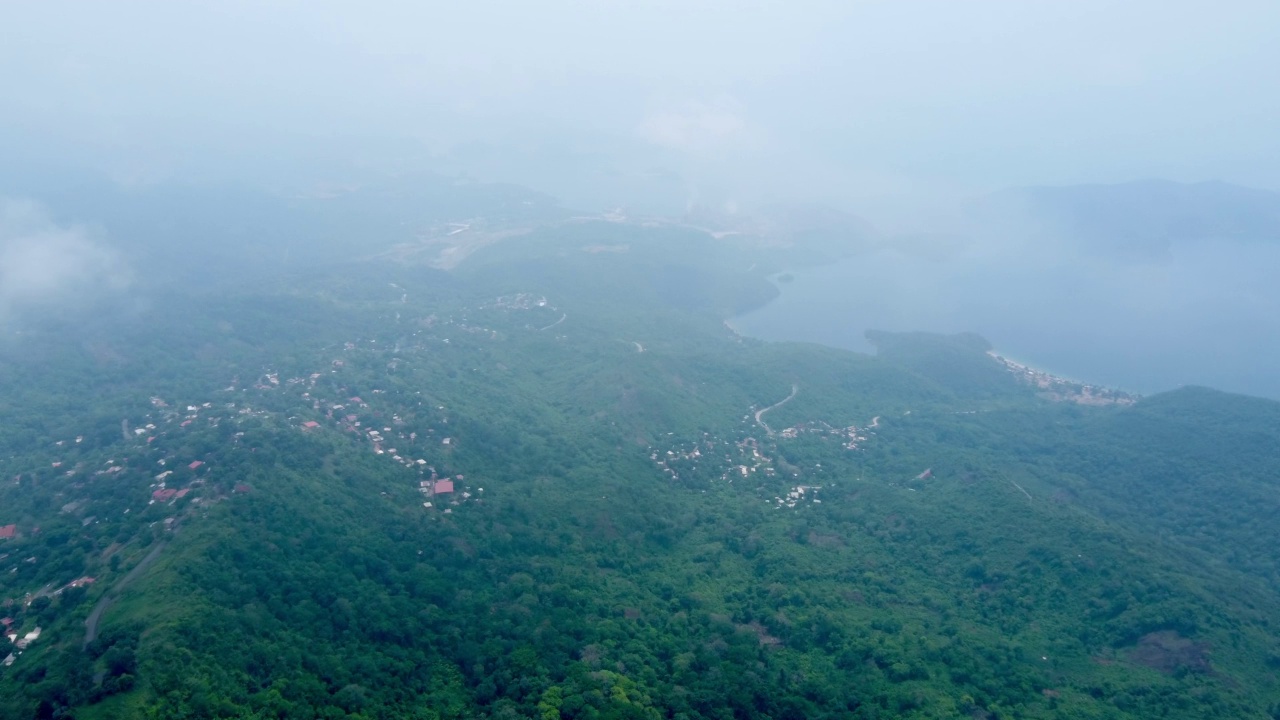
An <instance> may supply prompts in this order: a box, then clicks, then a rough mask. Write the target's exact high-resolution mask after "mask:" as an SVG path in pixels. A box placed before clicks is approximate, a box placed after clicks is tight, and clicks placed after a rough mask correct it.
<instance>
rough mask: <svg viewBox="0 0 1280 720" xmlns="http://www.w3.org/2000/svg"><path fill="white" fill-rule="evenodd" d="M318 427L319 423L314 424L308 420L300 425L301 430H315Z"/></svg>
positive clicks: (314, 422) (313, 421)
mask: <svg viewBox="0 0 1280 720" xmlns="http://www.w3.org/2000/svg"><path fill="white" fill-rule="evenodd" d="M318 427H320V423H318V422H316V421H315V420H308V421H306V422H304V423H302V429H303V430H315V429H316V428H318Z"/></svg>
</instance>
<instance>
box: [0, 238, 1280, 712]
mask: <svg viewBox="0 0 1280 720" xmlns="http://www.w3.org/2000/svg"><path fill="white" fill-rule="evenodd" d="M602 248H603V249H602ZM752 253H753V251H752V250H751V248H750V247H749V246H748V245H736V244H728V243H724V242H720V241H715V240H712V239H710V238H709V237H707V236H706V235H704V234H701V233H695V232H692V231H685V230H673V229H663V228H640V227H636V226H631V225H624V224H606V223H569V224H562V225H554V226H548V227H544V228H541V229H538V230H535V231H534V232H531V233H527V234H525V235H522V236H519V237H515V238H512V239H510V240H506V241H504V242H500V243H496V244H490V245H486V246H484V247H482V248H480V249H478V250H475V252H474V254H472V255H471V256H470V257H468V258H467V259H466V261H465V262H463V263H461V264H460V265H459V266H458V267H456V268H455V269H453V270H451V271H448V272H445V271H442V270H438V269H430V268H427V267H423V266H421V265H418V264H415V262H414V261H413V260H412V259H409V260H405V261H403V262H395V261H394V260H392V259H387V258H385V257H383V258H373V259H366V260H364V261H360V262H354V261H353V262H351V263H348V264H345V265H341V266H331V267H327V268H325V269H315V268H308V269H307V270H306V271H305V272H299V273H298V274H296V275H289V274H286V273H285V272H281V273H277V274H275V275H272V276H271V280H270V281H269V282H263V281H259V280H256V279H255V281H254V282H252V283H244V284H238V283H235V282H226V283H211V284H210V285H208V286H204V287H201V288H199V289H198V290H193V291H191V292H179V291H178V290H175V289H174V288H172V287H171V286H167V287H166V288H164V289H163V290H157V291H156V292H157V293H161V292H163V293H164V294H163V295H157V296H156V298H154V300H155V301H154V303H153V305H152V308H151V309H150V310H147V311H146V312H145V313H142V314H140V315H137V316H124V317H121V316H115V317H112V318H110V319H105V320H104V319H95V320H93V321H92V322H88V321H84V320H80V321H78V322H77V321H76V320H74V319H65V320H64V322H65V323H66V324H65V325H63V326H51V325H44V326H40V327H29V328H24V330H23V333H24V334H23V335H22V336H20V337H19V338H18V339H13V340H9V341H6V343H5V344H4V345H3V346H2V347H0V350H2V351H3V358H2V360H0V382H2V383H3V386H4V387H5V388H6V392H5V394H4V396H3V397H2V398H0V422H3V426H4V427H5V432H4V435H3V441H2V442H3V450H4V452H3V453H0V477H3V478H5V483H4V485H3V486H2V487H0V526H5V525H8V524H13V525H14V526H15V527H14V537H12V538H10V539H4V540H0V599H7V600H4V602H6V605H5V608H4V610H3V612H4V614H5V615H6V616H7V618H8V619H9V620H10V623H9V625H10V629H11V630H12V632H13V633H14V634H16V635H17V636H18V637H19V638H22V637H24V636H25V635H26V634H27V633H29V632H31V631H33V630H34V629H35V628H36V627H39V628H40V634H39V636H38V637H37V638H35V639H34V640H33V641H32V642H30V644H29V645H28V646H27V647H26V649H25V650H23V651H22V652H21V653H17V652H16V649H15V654H14V660H13V662H12V663H11V664H9V665H7V666H4V667H0V715H2V716H4V717H14V718H23V717H76V718H127V717H155V718H195V717H255V718H314V717H325V718H343V717H359V718H388V719H389V718H414V717H419V718H481V717H493V718H519V717H534V718H543V719H546V720H554V719H555V718H565V719H566V720H568V719H576V718H700V717H708V718H733V717H742V718H747V717H752V718H765V717H768V718H820V717H832V718H834V717H859V718H891V717H911V718H932V717H938V718H942V717H974V718H1059V717H1072V718H1146V717H1171V718H1210V717H1218V718H1269V717H1273V716H1274V713H1275V712H1276V707H1277V702H1280V683H1277V676H1276V673H1277V669H1278V668H1280V642H1278V641H1277V640H1276V627H1275V626H1274V624H1275V622H1276V620H1275V619H1276V618H1280V585H1278V584H1277V556H1276V549H1275V548H1276V542H1275V540H1276V535H1275V530H1274V529H1273V528H1274V526H1275V525H1274V523H1273V522H1272V520H1273V519H1274V517H1275V510H1276V506H1277V500H1276V497H1277V496H1276V487H1277V481H1278V480H1280V443H1278V442H1276V441H1277V440H1278V439H1280V438H1277V435H1278V434H1280V406H1277V405H1276V404H1275V403H1271V402H1265V401H1258V400H1253V399H1249V398H1242V397H1235V396H1230V395H1225V394H1221V393H1216V392H1213V391H1209V390H1201V389H1187V390H1182V391H1178V392H1174V393H1169V394H1166V395H1161V396H1157V397H1152V398H1146V399H1142V400H1140V401H1138V402H1137V403H1136V404H1134V405H1132V406H1120V405H1107V406H1097V407H1094V406H1084V405H1075V404H1071V403H1056V402H1051V401H1050V400H1048V399H1046V398H1045V397H1043V396H1042V395H1041V394H1040V393H1038V391H1037V389H1036V388H1034V387H1032V386H1030V385H1027V384H1025V383H1023V382H1021V381H1020V380H1019V379H1018V378H1017V377H1016V376H1015V375H1014V374H1013V373H1011V372H1009V371H1008V369H1007V368H1005V367H1004V366H1003V365H1001V364H1000V363H998V362H997V361H996V360H995V359H993V358H992V357H990V356H989V355H988V354H987V353H986V351H987V347H986V344H985V342H983V341H981V339H980V338H975V337H973V336H960V337H954V338H945V337H939V336H928V335H918V336H916V335H899V336H893V335H888V334H885V335H878V336H877V337H876V338H874V339H875V341H876V343H877V345H878V346H879V347H880V349H881V354H880V355H879V356H877V357H870V356H863V355H857V354H852V353H845V352H840V351H835V350H832V349H828V348H823V347H817V346H807V345H785V344H767V343H762V342H759V341H755V340H751V339H748V338H743V337H739V336H737V335H736V334H735V333H734V332H733V331H732V330H730V329H729V328H727V327H726V326H725V324H724V320H725V318H726V317H728V316H729V315H730V314H732V313H733V312H734V311H735V310H738V309H741V308H743V307H746V306H749V305H751V304H754V303H759V302H761V301H763V300H765V299H767V298H768V297H769V296H770V293H771V286H770V285H769V284H768V283H767V282H765V281H764V280H763V272H765V269H764V268H754V265H755V259H756V256H755V255H753V254H752ZM401 259H402V260H404V258H401ZM445 480H447V481H448V482H449V483H450V484H451V486H452V487H451V488H450V487H448V486H446V485H442V484H440V483H441V482H442V481H445ZM83 578H92V582H86V581H84V580H83ZM77 580H79V582H77V583H74V584H75V585H76V586H75V587H72V586H71V585H72V584H73V581H77Z"/></svg>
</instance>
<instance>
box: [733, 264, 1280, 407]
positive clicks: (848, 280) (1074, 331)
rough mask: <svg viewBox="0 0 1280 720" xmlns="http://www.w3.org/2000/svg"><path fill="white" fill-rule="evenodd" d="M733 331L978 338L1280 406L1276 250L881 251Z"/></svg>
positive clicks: (1042, 359) (1071, 363)
mask: <svg viewBox="0 0 1280 720" xmlns="http://www.w3.org/2000/svg"><path fill="white" fill-rule="evenodd" d="M790 275H792V276H793V278H794V279H793V280H791V281H790V282H786V283H781V284H780V285H779V288H780V289H781V295H780V296H779V297H778V298H777V299H776V300H774V301H773V302H771V303H769V304H768V305H766V306H764V307H762V308H759V309H757V310H755V311H752V312H750V313H747V314H745V315H741V316H739V317H737V318H735V319H734V320H733V321H732V322H731V324H732V325H733V327H734V328H735V329H737V330H738V331H739V332H741V333H743V334H744V335H750V336H754V337H759V338H763V339H766V340H793V341H806V342H817V343H822V344H825V345H830V346H834V347H840V348H846V349H850V350H855V351H860V352H874V349H873V348H872V347H871V346H870V345H869V343H867V341H866V339H865V338H864V336H863V333H864V332H865V331H866V330H868V329H876V330H890V331H914V330H924V331H932V332H941V333H955V332H965V331H971V332H976V333H978V334H980V335H982V336H983V337H985V338H986V339H987V340H989V341H990V342H991V343H992V344H993V345H994V346H995V348H996V350H997V351H998V352H1000V353H1001V354H1003V355H1005V356H1007V357H1010V358H1014V359H1017V360H1019V361H1021V362H1025V363H1027V364H1029V365H1031V366H1033V367H1037V368H1040V369H1042V370H1046V371H1049V372H1053V373H1055V374H1059V375H1062V376H1065V377H1069V378H1072V379H1076V380H1081V381H1085V382H1090V383H1096V384H1101V385H1106V386H1109V387H1115V388H1119V389H1123V390H1128V391H1131V392H1138V393H1143V394H1150V393H1155V392H1160V391H1163V390H1169V389H1173V388H1176V387H1178V386H1181V385H1205V386H1209V387H1213V388H1217V389H1220V390H1226V391H1230V392H1239V393H1245V394H1249V395H1258V396H1264V397H1270V398H1275V399H1280V367H1278V365H1280V247H1276V246H1273V245H1268V244H1263V243H1209V242H1205V243H1197V244H1193V245H1183V246H1178V247H1175V248H1174V249H1173V250H1172V251H1171V253H1170V254H1169V255H1168V256H1165V257H1161V258H1158V259H1147V260H1143V261H1133V260H1128V261H1120V260H1116V259H1105V258H1097V257H1087V256H1079V255H1071V256H1066V255H1063V254H1060V253H1047V254H1045V253H1026V252H1022V253H1018V252H1004V251H1001V250H994V249H990V248H989V249H987V250H986V251H983V252H980V253H974V252H962V253H944V254H935V255H932V256H928V255H921V254H919V253H908V252H902V251H898V250H894V249H885V250H881V251H878V252H874V253H869V254H865V255H861V256H857V257H853V258H849V259H847V260H844V261H841V262H838V263H835V264H831V265H827V266H824V267H817V268H810V269H805V270H799V271H793V272H791V273H790Z"/></svg>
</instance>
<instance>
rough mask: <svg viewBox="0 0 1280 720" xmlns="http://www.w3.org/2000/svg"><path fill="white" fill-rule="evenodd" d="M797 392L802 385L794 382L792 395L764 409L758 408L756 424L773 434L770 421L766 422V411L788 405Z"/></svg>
mask: <svg viewBox="0 0 1280 720" xmlns="http://www.w3.org/2000/svg"><path fill="white" fill-rule="evenodd" d="M797 392H800V386H799V385H796V384H794V383H793V384H792V385H791V394H790V395H788V396H786V397H785V398H783V399H782V400H779V401H778V402H776V403H774V404H772V405H770V406H769V407H767V408H764V409H762V410H757V411H756V424H757V425H759V426H760V427H762V428H764V431H765V432H767V433H769V434H770V435H772V434H773V428H771V427H769V424H768V423H766V422H765V421H764V414H765V413H767V412H769V411H770V410H773V409H774V408H780V407H782V406H783V405H786V404H787V403H789V402H791V398H793V397H795V396H796V393H797Z"/></svg>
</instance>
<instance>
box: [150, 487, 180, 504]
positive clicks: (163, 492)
mask: <svg viewBox="0 0 1280 720" xmlns="http://www.w3.org/2000/svg"><path fill="white" fill-rule="evenodd" d="M177 494H178V491H177V490H174V489H173V488H160V489H159V490H156V491H155V492H153V493H151V499H152V500H155V501H156V502H165V501H166V500H170V499H172V498H173V496H174V495H177Z"/></svg>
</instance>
